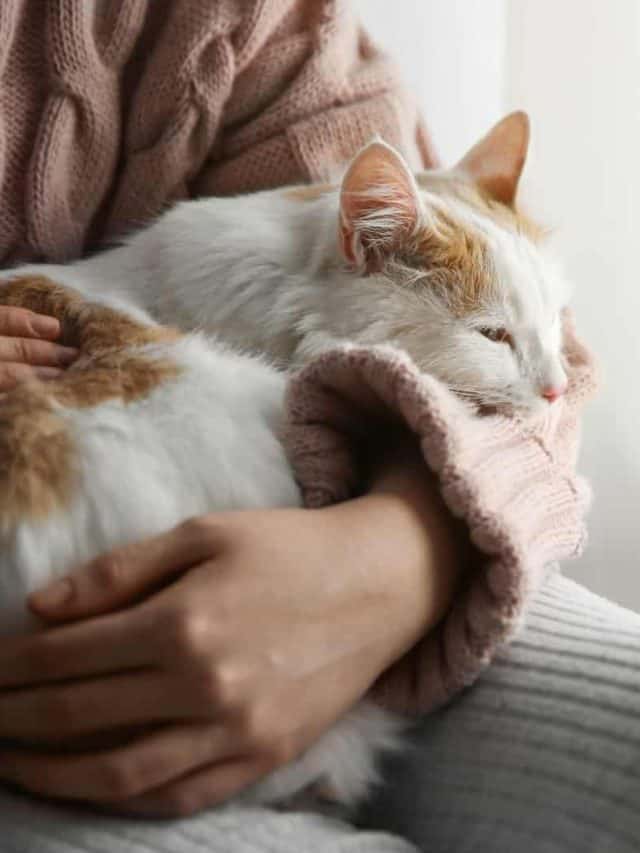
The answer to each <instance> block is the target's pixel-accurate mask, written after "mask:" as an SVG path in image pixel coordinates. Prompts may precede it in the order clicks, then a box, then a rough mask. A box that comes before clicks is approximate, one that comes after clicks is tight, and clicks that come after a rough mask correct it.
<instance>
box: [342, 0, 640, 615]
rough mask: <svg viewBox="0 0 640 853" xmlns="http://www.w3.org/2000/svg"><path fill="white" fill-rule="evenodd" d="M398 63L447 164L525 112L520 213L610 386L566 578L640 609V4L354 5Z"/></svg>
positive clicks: (592, 441)
mask: <svg viewBox="0 0 640 853" xmlns="http://www.w3.org/2000/svg"><path fill="white" fill-rule="evenodd" d="M354 2H355V5H356V8H357V9H358V11H359V12H360V15H361V17H362V20H363V22H364V24H365V26H366V27H367V29H368V30H369V32H370V33H371V35H372V36H373V37H374V39H375V40H376V41H377V42H378V43H379V44H381V45H382V46H384V47H385V48H386V49H387V50H388V51H389V52H390V53H392V54H393V55H394V56H395V58H396V60H397V61H398V63H399V65H400V68H401V70H402V72H403V75H404V78H405V80H406V82H407V84H408V85H409V86H410V87H411V88H412V89H413V91H414V92H415V94H416V96H417V98H418V99H419V101H420V104H421V107H422V110H423V113H424V115H425V117H426V119H427V123H428V125H429V127H430V130H431V133H432V136H433V139H434V142H435V145H436V148H437V150H438V151H439V153H440V156H441V157H442V160H443V161H444V162H445V163H452V162H455V160H457V159H458V157H459V156H460V155H461V154H462V153H463V152H464V151H465V150H466V148H467V147H469V146H470V145H471V144H472V143H473V142H474V141H475V140H476V139H477V138H479V137H480V136H481V135H482V134H483V133H484V132H485V131H486V130H488V128H489V127H490V126H491V125H492V124H493V123H494V122H495V121H496V120H497V119H498V118H500V117H501V116H502V115H503V114H504V113H506V112H508V111H509V110H511V109H514V108H522V109H526V110H527V111H528V112H529V114H530V115H531V118H532V126H533V145H532V150H531V154H530V158H529V162H528V164H527V169H526V173H525V178H524V181H523V187H522V199H523V201H524V204H525V205H526V207H527V208H528V209H529V210H530V211H531V212H532V213H534V214H535V215H536V216H537V218H538V219H540V220H541V221H542V222H544V223H545V224H546V225H549V226H550V227H552V228H553V236H552V243H553V245H554V248H555V249H556V251H557V253H558V254H559V255H560V257H561V259H562V260H563V262H564V266H565V269H566V270H567V273H568V275H569V277H570V279H571V281H572V282H573V283H574V288H575V291H574V300H573V302H574V306H575V309H576V313H577V315H578V322H579V328H580V330H581V333H582V335H583V337H585V338H586V339H587V341H588V342H589V344H590V346H591V347H592V349H593V350H594V351H595V352H596V354H597V356H598V360H599V362H600V366H601V372H602V378H603V387H602V390H601V392H600V395H599V397H598V399H597V400H596V401H595V402H594V403H592V404H591V406H590V408H589V409H588V411H587V414H586V418H585V429H584V439H583V446H582V456H581V460H582V461H581V469H582V470H583V472H584V473H586V474H587V476H588V478H589V479H590V481H591V483H592V486H593V491H594V495H595V499H594V504H593V507H592V510H591V515H590V545H589V548H588V550H587V553H586V555H585V556H584V557H583V558H582V559H581V560H580V561H578V562H575V563H572V564H571V563H570V564H567V565H566V566H565V567H564V568H565V572H566V573H567V574H569V575H572V576H573V577H575V578H577V579H578V580H581V581H582V582H584V583H585V584H586V585H587V586H589V587H591V588H592V589H593V590H595V591H596V592H599V593H601V594H603V595H606V596H608V597H610V598H613V599H616V600H617V601H619V602H621V603H622V604H625V605H626V606H628V607H633V608H634V609H637V610H640V568H639V567H638V564H637V559H636V553H637V545H636V543H637V542H638V541H640V519H638V507H640V455H639V454H638V451H637V449H636V448H637V443H638V438H637V435H636V434H637V432H638V426H639V424H640V382H639V381H638V379H637V376H636V372H637V366H638V363H639V359H638V355H639V353H640V260H639V256H640V227H639V226H640V201H638V200H639V199H640V2H638V0H395V2H394V3H389V0H354Z"/></svg>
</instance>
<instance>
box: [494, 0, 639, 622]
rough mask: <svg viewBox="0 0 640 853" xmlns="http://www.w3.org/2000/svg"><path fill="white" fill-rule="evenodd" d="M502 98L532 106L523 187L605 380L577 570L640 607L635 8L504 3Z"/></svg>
mask: <svg viewBox="0 0 640 853" xmlns="http://www.w3.org/2000/svg"><path fill="white" fill-rule="evenodd" d="M508 35H509V38H508V48H509V49H508V60H507V65H508V69H509V74H508V75H507V78H508V81H509V85H508V87H507V91H506V97H507V101H508V103H509V105H510V106H512V105H516V104H517V105H521V106H524V107H525V108H526V109H527V110H528V111H529V112H530V113H531V115H532V118H533V127H534V134H535V148H534V151H533V155H534V156H533V157H532V159H531V162H530V164H529V167H528V172H527V185H526V196H527V198H528V199H529V200H530V202H531V204H532V207H533V209H535V210H537V211H540V212H541V213H542V214H543V215H544V218H545V219H546V221H548V222H550V223H551V224H553V225H555V226H556V229H557V230H556V234H555V236H554V242H555V245H556V246H557V248H558V250H559V252H560V255H561V257H562V258H564V260H565V265H566V268H567V270H568V272H569V273H570V276H571V279H572V280H573V282H574V283H575V298H574V304H575V306H576V311H577V314H578V319H579V324H580V327H581V329H582V333H583V335H584V336H585V337H586V338H587V340H588V341H589V343H590V344H591V346H592V347H593V349H594V350H595V351H596V352H597V353H598V355H599V358H600V361H601V363H602V369H603V374H604V375H603V379H604V387H603V390H602V392H601V394H600V395H599V398H598V399H597V401H596V402H595V403H594V404H593V405H592V408H591V409H590V411H589V412H588V413H587V417H586V421H585V435H584V444H583V460H584V462H583V468H584V469H585V470H586V472H587V473H588V474H589V476H590V479H591V481H592V484H593V488H594V494H595V501H594V505H593V509H592V512H591V518H590V529H591V543H590V547H589V550H588V551H587V554H586V555H585V557H584V558H583V559H582V561H581V563H580V564H579V565H577V566H576V572H575V573H576V574H577V576H578V577H580V578H581V579H583V580H584V581H585V582H586V583H587V584H588V585H589V586H591V587H592V588H594V589H596V590H598V591H602V592H604V593H605V594H607V595H609V596H611V597H613V598H616V599H618V600H619V601H621V602H623V603H625V604H627V605H629V606H633V607H635V608H636V609H640V567H639V566H638V560H637V555H638V550H639V548H638V543H640V519H639V518H638V515H639V509H640V441H639V437H638V430H639V427H640V379H639V376H638V370H639V368H640V358H639V356H640V333H639V321H640V264H639V262H638V249H639V248H640V3H638V2H637V0H610V1H609V2H603V0H562V2H557V0H512V2H511V3H510V4H509V25H508Z"/></svg>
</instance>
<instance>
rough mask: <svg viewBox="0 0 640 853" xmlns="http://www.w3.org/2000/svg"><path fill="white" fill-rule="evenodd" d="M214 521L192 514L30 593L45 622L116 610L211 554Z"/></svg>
mask: <svg viewBox="0 0 640 853" xmlns="http://www.w3.org/2000/svg"><path fill="white" fill-rule="evenodd" d="M215 547H216V541H215V534H214V526H213V525H212V524H209V523H207V521H206V519H193V520H190V521H186V522H184V523H183V524H180V525H178V526H177V527H174V528H173V529H172V530H170V531H169V532H168V533H163V534H161V535H159V536H154V537H152V538H150V539H146V540H144V541H142V542H136V543H134V544H132V545H126V546H124V547H122V548H117V549H116V550H114V551H111V552H110V553H109V554H105V555H103V556H102V557H98V558H97V559H96V560H93V561H92V562H91V563H89V564H88V565H87V566H85V567H83V568H82V569H79V570H78V571H76V572H74V573H73V574H71V575H67V577H65V578H62V579H61V580H58V581H54V583H52V584H50V585H49V586H47V587H45V588H44V589H42V590H40V591H38V592H36V593H34V594H33V595H31V596H30V598H29V606H30V607H31V609H32V610H33V611H34V612H35V613H37V614H38V616H40V617H42V618H43V619H45V620H47V621H48V622H66V621H70V620H73V619H80V618H83V619H84V618H87V617H88V616H94V615H96V614H100V613H106V612H109V611H112V610H116V609H118V608H121V607H123V606H126V605H128V604H131V603H133V602H135V601H137V600H139V599H140V597H141V596H146V595H149V594H150V593H151V592H153V591H154V590H155V589H157V588H158V587H159V586H161V585H163V584H165V583H166V582H167V581H168V580H170V579H171V578H172V577H173V576H175V575H176V574H178V573H180V572H182V571H185V570H186V569H188V568H190V567H191V566H193V565H194V564H196V563H199V562H202V561H203V560H206V559H208V558H210V557H212V556H213V554H214V551H215Z"/></svg>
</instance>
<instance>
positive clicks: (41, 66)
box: [0, 0, 433, 265]
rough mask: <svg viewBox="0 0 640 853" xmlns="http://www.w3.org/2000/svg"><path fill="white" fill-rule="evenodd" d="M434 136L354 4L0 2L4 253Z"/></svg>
mask: <svg viewBox="0 0 640 853" xmlns="http://www.w3.org/2000/svg"><path fill="white" fill-rule="evenodd" d="M375 133H379V134H381V135H382V136H383V137H384V138H386V139H387V140H388V141H389V142H391V143H393V144H395V145H397V146H398V147H399V148H401V149H403V150H404V152H405V153H406V154H407V156H408V157H409V158H410V160H412V162H413V163H414V164H415V165H416V166H418V165H421V164H423V165H430V164H432V163H433V155H432V151H431V147H430V145H429V140H428V137H427V136H426V134H425V132H424V129H423V128H422V126H421V125H420V124H419V122H418V119H417V113H416V108H415V105H414V104H413V102H412V101H411V100H410V99H408V97H407V96H406V94H405V92H404V91H403V89H402V86H401V85H400V83H399V81H398V80H397V78H396V75H395V72H394V69H393V66H392V65H391V63H390V62H389V61H388V60H387V59H386V58H385V57H384V56H383V55H382V54H380V52H379V51H378V50H377V49H376V48H375V47H374V46H373V45H372V44H371V42H370V41H369V39H368V38H367V37H366V36H365V35H364V33H363V32H362V31H361V29H360V28H359V27H358V25H357V23H356V21H355V19H354V17H353V15H352V13H351V11H350V4H349V3H348V2H347V0H242V2H240V0H215V2H212V0H153V2H149V0H99V2H93V0H91V2H78V0H47V2H42V0H2V3H0V200H1V202H2V203H1V204H0V261H2V262H3V263H4V264H5V265H6V264H7V263H10V262H17V261H18V260H38V259H39V260H57V261H62V260H69V259H71V258H74V257H77V256H79V255H81V254H83V253H84V252H86V251H87V250H88V249H90V248H96V247H97V246H99V245H100V244H101V243H103V242H104V241H105V240H110V239H113V238H114V237H117V236H119V235H122V234H124V233H126V232H128V231H131V230H132V229H135V228H139V227H140V226H141V225H142V224H144V223H145V222H147V221H148V220H149V219H151V218H152V217H154V216H156V215H157V214H159V213H160V212H161V211H162V210H163V209H164V208H165V207H166V206H167V205H169V204H170V203H172V202H174V201H176V200H178V199H183V198H187V197H190V196H194V195H211V194H215V195H224V194H232V193H239V192H249V191H254V190H259V189H264V188H267V187H272V186H279V185H284V184H288V183H303V182H306V181H309V180H327V179H329V178H330V177H331V176H332V174H333V172H334V171H335V169H336V167H337V166H341V165H342V164H343V163H344V162H345V160H348V159H349V158H350V157H352V156H353V154H354V153H355V151H356V150H357V149H358V148H359V147H360V146H361V145H363V144H364V143H365V142H366V141H367V140H368V139H369V138H370V137H371V136H373V135H374V134H375Z"/></svg>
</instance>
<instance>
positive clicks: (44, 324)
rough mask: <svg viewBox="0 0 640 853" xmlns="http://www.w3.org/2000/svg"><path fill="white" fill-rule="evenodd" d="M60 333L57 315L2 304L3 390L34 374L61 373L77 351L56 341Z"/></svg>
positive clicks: (0, 363) (0, 351)
mask: <svg viewBox="0 0 640 853" xmlns="http://www.w3.org/2000/svg"><path fill="white" fill-rule="evenodd" d="M59 336H60V323H59V322H58V320H56V319H55V317H47V316H45V315H44V314H35V313H34V312H33V311H28V310H27V309H26V308H15V307H13V306H7V305H0V392H3V391H9V390H10V389H11V388H13V387H14V386H15V385H17V384H18V383H19V382H22V381H24V380H25V379H29V378H30V377H32V376H37V377H39V378H40V379H52V378H54V377H56V376H58V375H59V374H60V373H61V372H62V370H63V369H64V368H65V367H67V366H68V365H69V364H70V363H71V362H72V361H73V360H74V358H75V357H76V355H77V351H76V350H75V349H73V348H71V347H63V346H60V344H56V343H54V341H56V340H57V339H58V337H59Z"/></svg>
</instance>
